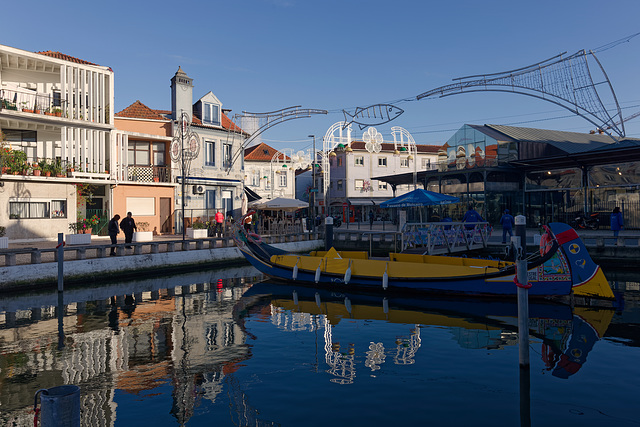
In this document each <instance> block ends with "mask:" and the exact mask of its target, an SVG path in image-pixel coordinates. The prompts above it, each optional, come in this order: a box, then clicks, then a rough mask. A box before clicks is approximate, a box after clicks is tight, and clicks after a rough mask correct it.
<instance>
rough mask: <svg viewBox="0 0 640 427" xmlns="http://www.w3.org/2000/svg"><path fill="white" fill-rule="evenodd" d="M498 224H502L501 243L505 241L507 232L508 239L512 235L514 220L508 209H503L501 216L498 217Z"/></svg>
mask: <svg viewBox="0 0 640 427" xmlns="http://www.w3.org/2000/svg"><path fill="white" fill-rule="evenodd" d="M500 225H501V226H502V243H507V234H509V240H511V237H513V226H514V225H515V221H514V219H513V215H511V214H509V209H505V210H504V212H503V214H502V218H500Z"/></svg>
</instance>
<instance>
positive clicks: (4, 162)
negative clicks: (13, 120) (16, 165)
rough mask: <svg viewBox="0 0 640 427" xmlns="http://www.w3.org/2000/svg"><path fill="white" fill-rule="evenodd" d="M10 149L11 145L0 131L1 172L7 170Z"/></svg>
mask: <svg viewBox="0 0 640 427" xmlns="http://www.w3.org/2000/svg"><path fill="white" fill-rule="evenodd" d="M11 151H12V150H11V145H10V144H9V143H8V142H7V140H6V138H5V136H4V133H2V131H0V167H2V173H7V172H9V158H10V157H11Z"/></svg>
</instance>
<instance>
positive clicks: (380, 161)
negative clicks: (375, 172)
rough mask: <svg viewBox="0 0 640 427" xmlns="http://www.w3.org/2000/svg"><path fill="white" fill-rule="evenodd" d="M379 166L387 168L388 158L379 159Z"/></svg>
mask: <svg viewBox="0 0 640 427" xmlns="http://www.w3.org/2000/svg"><path fill="white" fill-rule="evenodd" d="M378 166H382V167H384V168H386V167H387V158H386V157H378Z"/></svg>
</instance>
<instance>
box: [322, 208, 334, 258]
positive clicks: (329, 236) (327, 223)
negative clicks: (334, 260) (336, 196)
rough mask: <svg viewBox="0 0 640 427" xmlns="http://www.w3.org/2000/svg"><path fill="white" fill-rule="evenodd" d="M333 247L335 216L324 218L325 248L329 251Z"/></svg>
mask: <svg viewBox="0 0 640 427" xmlns="http://www.w3.org/2000/svg"><path fill="white" fill-rule="evenodd" d="M332 247H333V217H331V216H328V217H326V218H325V219H324V250H325V251H328V250H329V249H331V248H332Z"/></svg>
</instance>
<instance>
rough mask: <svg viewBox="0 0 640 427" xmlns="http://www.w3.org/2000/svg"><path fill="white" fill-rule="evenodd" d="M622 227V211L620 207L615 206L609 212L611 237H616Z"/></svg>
mask: <svg viewBox="0 0 640 427" xmlns="http://www.w3.org/2000/svg"><path fill="white" fill-rule="evenodd" d="M623 228H624V220H623V219H622V212H620V207H618V206H616V207H615V208H613V212H611V230H613V237H618V234H619V233H620V230H622V229H623Z"/></svg>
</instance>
